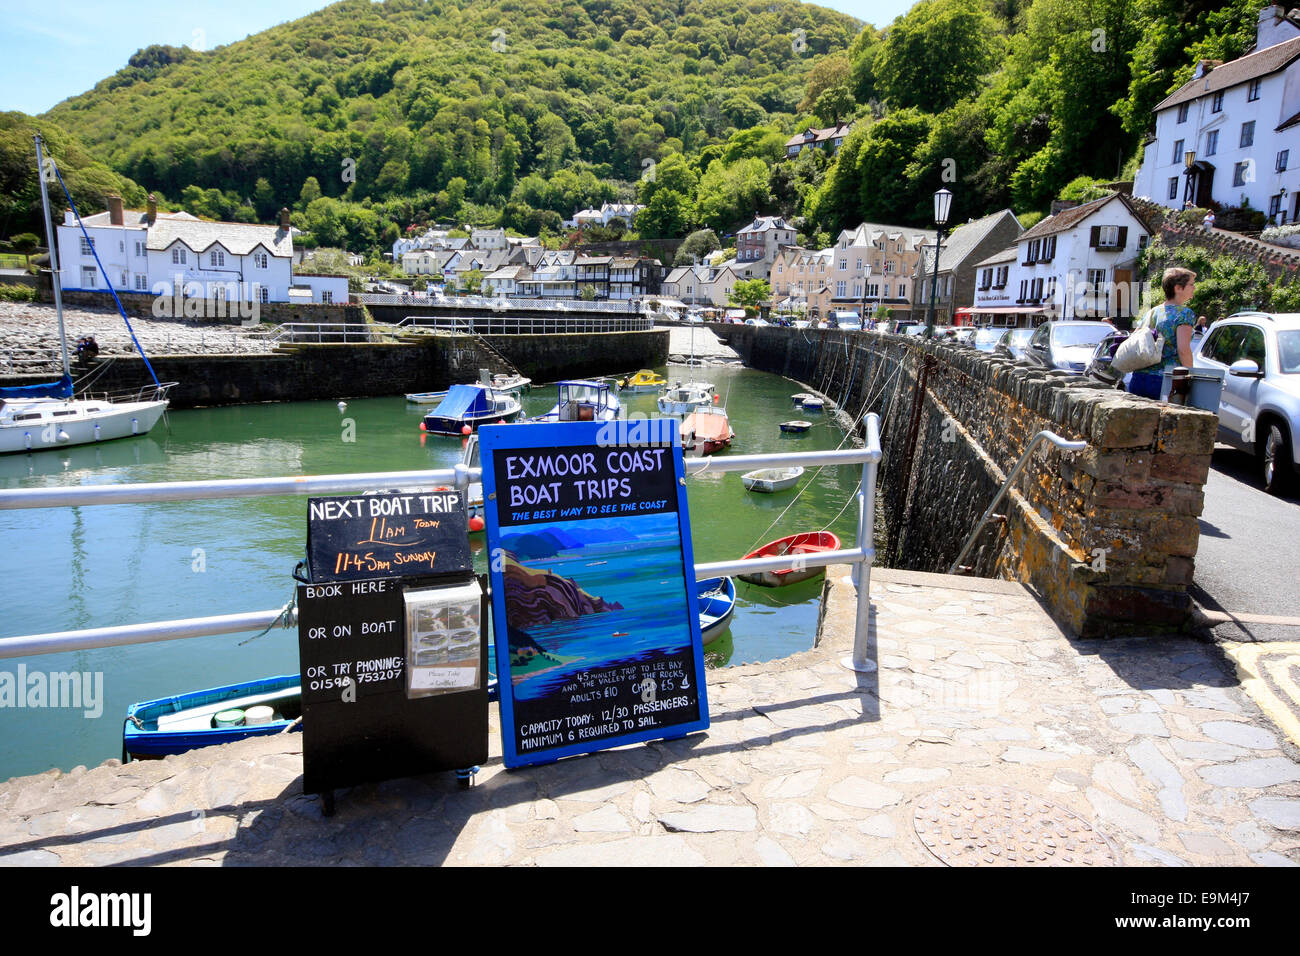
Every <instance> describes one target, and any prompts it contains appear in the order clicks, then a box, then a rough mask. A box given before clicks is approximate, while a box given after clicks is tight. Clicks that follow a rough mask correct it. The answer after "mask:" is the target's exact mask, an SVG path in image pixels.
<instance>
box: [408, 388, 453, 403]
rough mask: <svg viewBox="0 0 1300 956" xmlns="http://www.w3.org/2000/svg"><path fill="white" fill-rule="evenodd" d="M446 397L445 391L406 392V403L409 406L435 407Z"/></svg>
mask: <svg viewBox="0 0 1300 956" xmlns="http://www.w3.org/2000/svg"><path fill="white" fill-rule="evenodd" d="M446 397H447V391H446V390H445V389H444V390H443V391H441V392H407V393H406V401H407V402H408V403H410V404H411V405H437V404H438V403H439V402H441V401H442V400H443V399H444V398H446Z"/></svg>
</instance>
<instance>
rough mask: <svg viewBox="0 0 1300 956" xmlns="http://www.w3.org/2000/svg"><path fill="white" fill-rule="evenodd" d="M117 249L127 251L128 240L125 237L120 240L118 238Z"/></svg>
mask: <svg viewBox="0 0 1300 956" xmlns="http://www.w3.org/2000/svg"><path fill="white" fill-rule="evenodd" d="M117 251H118V252H126V240H125V239H119V240H117Z"/></svg>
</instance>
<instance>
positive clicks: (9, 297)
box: [0, 285, 36, 302]
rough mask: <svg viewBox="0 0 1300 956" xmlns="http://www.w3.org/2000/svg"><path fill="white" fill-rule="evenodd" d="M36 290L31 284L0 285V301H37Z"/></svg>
mask: <svg viewBox="0 0 1300 956" xmlns="http://www.w3.org/2000/svg"><path fill="white" fill-rule="evenodd" d="M35 301H36V290H35V289H33V288H32V287H31V286H29V285H0V302H35Z"/></svg>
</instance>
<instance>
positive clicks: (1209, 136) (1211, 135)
mask: <svg viewBox="0 0 1300 956" xmlns="http://www.w3.org/2000/svg"><path fill="white" fill-rule="evenodd" d="M1218 151H1219V131H1218V130H1217V129H1212V130H1210V131H1209V132H1208V133H1206V134H1205V155H1206V156H1213V155H1214V154H1215V153H1217V152H1218Z"/></svg>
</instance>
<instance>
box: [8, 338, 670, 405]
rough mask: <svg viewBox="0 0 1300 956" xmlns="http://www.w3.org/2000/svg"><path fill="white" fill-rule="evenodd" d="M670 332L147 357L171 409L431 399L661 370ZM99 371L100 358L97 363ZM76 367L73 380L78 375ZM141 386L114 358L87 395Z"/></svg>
mask: <svg viewBox="0 0 1300 956" xmlns="http://www.w3.org/2000/svg"><path fill="white" fill-rule="evenodd" d="M667 355H668V332H667V331H658V332H614V333H606V334H603V335H551V336H536V335H501V336H475V335H452V334H447V333H442V334H437V335H409V336H405V337H404V338H403V340H402V341H398V342H386V343H355V342H354V343H342V342H338V343H314V342H305V343H295V344H293V345H281V346H279V347H278V348H277V350H276V351H275V352H272V353H269V354H262V355H245V354H225V355H151V356H150V358H149V361H150V363H151V364H152V365H153V368H154V371H155V372H156V373H157V375H158V378H159V380H160V381H164V382H178V383H179V384H178V385H177V386H176V388H175V389H174V390H173V391H172V393H171V406H172V407H173V408H194V407H198V406H207V405H241V404H248V403H254V402H289V401H312V400H325V399H328V400H337V399H341V398H364V397H375V396H382V395H402V394H405V393H406V392H426V391H439V390H441V389H445V388H448V387H450V386H451V385H453V384H456V383H459V382H474V381H477V380H478V377H479V369H488V370H490V371H492V372H503V371H507V370H508V369H509V368H510V366H511V365H513V366H515V367H517V368H518V369H519V370H520V371H521V372H523V373H524V374H525V375H527V376H529V377H530V378H532V379H533V381H534V382H537V383H543V382H550V381H554V380H555V379H557V378H579V377H582V376H588V375H596V374H600V375H607V374H611V373H613V372H623V371H627V370H629V369H632V370H635V369H638V368H642V367H646V366H654V365H662V364H663V363H664V361H665V360H666V358H667ZM100 361H101V362H103V361H104V359H103V358H102V357H101V359H100ZM83 371H84V369H83V368H81V367H80V366H79V367H78V368H77V369H76V370H75V374H76V375H77V376H80V375H81V374H82V373H83ZM49 380H50V373H48V372H46V373H43V374H38V375H6V376H0V386H3V385H31V384H35V383H37V382H44V381H49ZM148 381H149V373H148V371H147V370H146V369H145V368H144V363H143V362H142V361H141V360H140V358H139V357H138V356H115V357H114V358H113V359H112V361H111V363H109V364H107V367H106V368H104V369H103V371H102V373H100V374H99V375H98V376H96V378H95V380H94V385H93V388H94V390H95V391H116V390H119V389H137V388H139V387H140V386H141V385H143V384H145V383H147V382H148Z"/></svg>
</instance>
